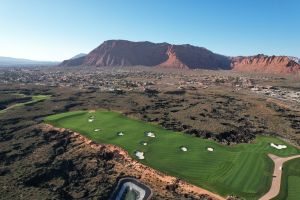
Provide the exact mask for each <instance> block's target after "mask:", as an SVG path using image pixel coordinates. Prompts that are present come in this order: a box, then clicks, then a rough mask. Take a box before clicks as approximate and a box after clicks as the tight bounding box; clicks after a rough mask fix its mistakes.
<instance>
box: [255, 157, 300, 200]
mask: <svg viewBox="0 0 300 200" xmlns="http://www.w3.org/2000/svg"><path fill="white" fill-rule="evenodd" d="M268 156H269V157H270V158H271V159H272V160H273V162H274V172H273V180H272V185H271V188H270V190H269V191H268V192H267V193H266V194H265V195H264V196H262V197H261V198H260V200H270V199H272V198H274V197H276V196H277V195H278V194H279V192H280V184H281V175H282V165H283V163H285V162H286V161H289V160H292V159H295V158H300V155H295V156H290V157H286V158H282V157H278V156H275V155H273V154H269V155H268Z"/></svg>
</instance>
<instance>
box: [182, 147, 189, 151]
mask: <svg viewBox="0 0 300 200" xmlns="http://www.w3.org/2000/svg"><path fill="white" fill-rule="evenodd" d="M180 149H181V151H187V150H188V149H187V148H186V147H180Z"/></svg>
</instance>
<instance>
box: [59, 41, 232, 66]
mask: <svg viewBox="0 0 300 200" xmlns="http://www.w3.org/2000/svg"><path fill="white" fill-rule="evenodd" d="M80 65H81V66H97V67H102V66H137V65H142V66H160V67H167V68H180V69H186V68H204V69H229V68H230V60H229V58H227V57H226V56H222V55H218V54H214V53H213V52H211V51H209V50H207V49H205V48H201V47H195V46H191V45H170V44H168V43H151V42H130V41H126V40H108V41H105V42H104V43H103V44H101V45H100V46H99V47H97V48H96V49H94V50H93V51H91V52H90V53H89V54H88V55H87V56H85V57H81V58H78V59H72V60H66V61H64V62H63V63H62V64H61V66H80Z"/></svg>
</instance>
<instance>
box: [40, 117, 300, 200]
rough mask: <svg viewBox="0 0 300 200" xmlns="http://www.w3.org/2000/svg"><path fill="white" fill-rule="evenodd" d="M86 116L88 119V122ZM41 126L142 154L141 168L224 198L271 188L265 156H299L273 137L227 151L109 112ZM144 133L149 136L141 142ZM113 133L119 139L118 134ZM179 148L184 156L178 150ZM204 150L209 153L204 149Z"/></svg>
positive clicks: (254, 195) (250, 196)
mask: <svg viewBox="0 0 300 200" xmlns="http://www.w3.org/2000/svg"><path fill="white" fill-rule="evenodd" d="M91 117H93V119H94V120H93V121H92V122H89V119H90V118H91ZM45 122H46V123H49V124H52V125H53V126H55V127H61V128H69V129H71V130H73V131H76V132H79V133H81V134H82V135H84V136H86V137H88V138H90V139H92V140H94V141H96V142H99V143H106V144H114V145H117V146H119V147H122V148H123V149H125V150H126V151H128V152H129V154H130V155H131V156H132V157H133V158H135V159H137V157H136V156H135V151H141V152H144V156H145V159H143V160H140V162H141V163H143V164H145V165H147V166H150V167H152V168H154V169H157V170H159V171H161V172H164V173H166V174H168V175H172V176H175V177H178V178H181V179H183V180H186V181H187V182H189V183H192V184H194V185H197V186H200V187H202V188H205V189H208V190H210V191H213V192H216V193H218V194H220V195H222V196H224V197H225V196H227V195H230V194H234V195H237V196H239V197H244V198H246V199H258V198H259V197H260V196H262V195H263V194H264V193H266V192H267V191H268V189H269V188H270V185H271V180H272V173H273V162H272V161H271V159H270V158H268V156H267V154H268V153H272V154H275V155H277V156H281V157H284V156H290V155H295V154H299V153H300V151H299V149H297V148H295V147H293V146H291V145H289V144H287V143H285V142H283V141H282V140H279V139H276V138H273V137H263V136H259V137H257V139H256V140H255V142H253V143H252V144H239V145H235V146H230V147H229V146H224V145H221V144H218V143H216V142H214V141H211V140H207V139H201V138H195V137H194V136H191V135H188V134H184V133H180V132H174V131H170V130H166V129H163V128H162V127H160V126H158V125H154V124H150V123H146V122H143V121H139V120H136V119H131V118H128V117H126V116H124V115H122V114H121V113H117V112H111V111H96V112H94V113H89V112H88V111H76V112H68V113H62V114H57V115H52V116H49V117H47V118H46V119H45ZM96 129H100V130H99V131H95V130H96ZM148 131H151V132H153V133H154V134H155V137H153V138H151V137H147V135H146V134H145V133H146V132H148ZM119 132H122V133H123V134H124V135H122V136H120V135H118V133H119ZM144 142H146V143H147V145H143V143H144ZM271 142H273V143H275V144H285V145H287V148H286V149H282V150H278V149H275V148H273V147H271V146H270V143H271ZM182 146H184V147H187V151H182V150H181V149H180V147H182ZM209 147H210V148H213V151H212V152H210V151H208V150H207V148H209ZM298 178H299V177H298Z"/></svg>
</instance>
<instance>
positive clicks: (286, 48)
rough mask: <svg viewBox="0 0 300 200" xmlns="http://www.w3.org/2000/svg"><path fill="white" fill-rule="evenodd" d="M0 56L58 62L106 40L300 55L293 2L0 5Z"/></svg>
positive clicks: (32, 0) (70, 0)
mask: <svg viewBox="0 0 300 200" xmlns="http://www.w3.org/2000/svg"><path fill="white" fill-rule="evenodd" d="M0 36H1V37H0V56H11V57H21V58H29V59H36V60H57V61H60V60H64V59H67V58H69V57H72V56H74V55H76V54H78V53H81V52H84V53H88V52H89V51H91V50H92V49H94V48H95V47H97V46H98V45H100V44H101V43H102V42H103V41H105V40H108V39H127V40H133V41H145V40H147V41H152V42H169V43H175V44H184V43H189V44H193V45H197V46H202V47H206V48H208V49H210V50H212V51H214V52H216V53H220V54H224V55H229V56H236V55H253V54H258V53H264V54H268V55H273V54H274V55H291V56H298V57H300V1H299V0H147V1H146V0H0Z"/></svg>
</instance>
